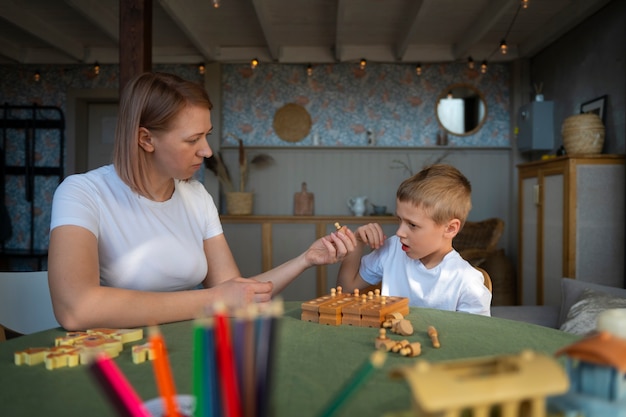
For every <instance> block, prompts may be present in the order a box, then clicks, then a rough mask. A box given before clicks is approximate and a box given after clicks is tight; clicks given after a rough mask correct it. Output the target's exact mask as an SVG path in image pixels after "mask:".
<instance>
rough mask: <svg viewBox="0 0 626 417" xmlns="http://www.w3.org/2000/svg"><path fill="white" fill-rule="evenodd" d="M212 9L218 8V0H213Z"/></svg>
mask: <svg viewBox="0 0 626 417" xmlns="http://www.w3.org/2000/svg"><path fill="white" fill-rule="evenodd" d="M213 7H215V8H216V9H217V8H218V7H220V0H213Z"/></svg>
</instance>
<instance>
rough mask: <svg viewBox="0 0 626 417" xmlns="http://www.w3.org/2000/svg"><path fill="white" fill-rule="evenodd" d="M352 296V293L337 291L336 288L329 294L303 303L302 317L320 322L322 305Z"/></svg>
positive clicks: (302, 318) (305, 319)
mask: <svg viewBox="0 0 626 417" xmlns="http://www.w3.org/2000/svg"><path fill="white" fill-rule="evenodd" d="M348 297H351V294H344V293H342V292H341V291H336V290H335V289H334V288H333V289H332V290H331V293H330V294H328V295H323V296H321V297H317V298H315V299H313V300H310V301H305V302H304V303H302V304H301V308H302V314H301V315H300V319H301V320H304V321H310V322H313V323H319V322H320V321H319V314H320V307H321V306H322V305H324V304H332V303H334V302H336V301H338V300H341V299H343V298H348Z"/></svg>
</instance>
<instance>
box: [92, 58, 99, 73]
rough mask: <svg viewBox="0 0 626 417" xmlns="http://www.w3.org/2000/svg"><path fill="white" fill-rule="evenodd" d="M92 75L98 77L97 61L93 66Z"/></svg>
mask: <svg viewBox="0 0 626 417" xmlns="http://www.w3.org/2000/svg"><path fill="white" fill-rule="evenodd" d="M93 73H94V74H95V75H100V64H98V61H96V63H95V64H93Z"/></svg>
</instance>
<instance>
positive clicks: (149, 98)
mask: <svg viewBox="0 0 626 417" xmlns="http://www.w3.org/2000/svg"><path fill="white" fill-rule="evenodd" d="M187 106H199V107H204V108H206V109H209V110H211V109H212V108H213V104H211V100H210V99H209V95H208V93H207V92H206V90H205V89H204V88H203V87H202V85H200V84H198V83H194V82H191V81H187V80H184V79H182V78H180V77H178V76H176V75H173V74H165V73H158V72H157V73H150V72H146V73H143V74H140V75H137V76H135V77H134V78H133V79H131V80H130V81H129V82H128V84H127V85H126V86H125V87H124V91H123V92H122V97H121V98H120V109H119V116H118V122H117V128H116V131H115V144H114V148H113V165H114V166H115V170H116V171H117V174H118V175H119V177H120V178H121V179H122V181H124V182H125V183H126V184H127V185H128V186H129V187H130V188H131V189H132V190H133V191H135V192H137V193H139V194H142V195H147V194H148V192H147V189H146V186H147V177H146V176H147V169H146V165H147V155H146V152H145V151H144V150H143V148H141V146H139V143H138V141H137V134H138V132H139V128H140V127H145V128H146V129H148V130H151V131H155V132H157V131H161V132H163V131H167V130H168V129H171V127H172V122H173V121H174V120H175V119H176V117H177V116H178V114H179V113H180V112H181V110H183V109H184V108H185V107H187Z"/></svg>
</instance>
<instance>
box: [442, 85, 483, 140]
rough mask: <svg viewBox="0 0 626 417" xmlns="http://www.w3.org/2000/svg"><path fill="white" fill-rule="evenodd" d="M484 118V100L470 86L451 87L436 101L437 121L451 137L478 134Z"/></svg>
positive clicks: (478, 92)
mask: <svg viewBox="0 0 626 417" xmlns="http://www.w3.org/2000/svg"><path fill="white" fill-rule="evenodd" d="M486 118H487V103H486V102H485V98H484V97H483V95H482V94H481V93H480V91H478V90H477V89H476V88H475V87H473V86H471V85H468V84H454V85H451V86H449V87H448V88H446V89H445V90H444V91H443V92H442V93H441V95H440V96H439V98H438V99H437V120H438V121H439V124H440V125H441V127H443V128H444V129H445V130H446V131H447V132H448V133H451V134H453V135H457V136H467V135H471V134H473V133H476V132H478V130H479V129H480V128H481V127H482V125H483V123H485V119H486Z"/></svg>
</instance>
